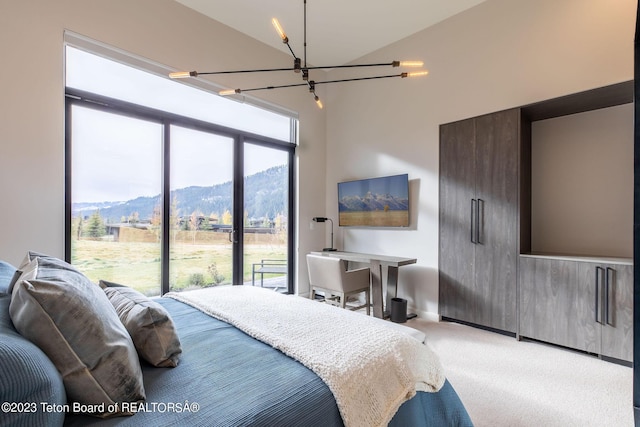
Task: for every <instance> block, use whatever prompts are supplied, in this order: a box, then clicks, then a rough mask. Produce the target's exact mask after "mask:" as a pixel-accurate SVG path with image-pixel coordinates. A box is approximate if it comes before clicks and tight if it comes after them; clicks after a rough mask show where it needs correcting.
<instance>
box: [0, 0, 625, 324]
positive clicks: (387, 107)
mask: <svg viewBox="0 0 640 427" xmlns="http://www.w3.org/2000/svg"><path fill="white" fill-rule="evenodd" d="M635 7H636V4H635V1H634V0H615V1H611V0H535V1H532V0H488V1H487V2H485V3H482V4H481V5H479V6H477V7H475V8H473V9H471V10H469V11H467V12H464V13H462V14H460V15H457V16H455V17H453V18H451V19H449V20H447V21H444V22H442V23H440V24H438V25H436V26H434V27H432V28H430V29H428V30H425V31H422V32H420V33H418V34H415V35H413V36H411V37H409V38H407V39H405V40H402V41H400V42H398V43H395V44H393V45H391V46H388V47H387V48H384V49H381V50H379V51H377V52H375V53H373V54H371V55H368V56H367V57H365V58H362V60H363V61H367V62H369V61H375V62H378V61H380V60H382V61H386V60H392V59H405V58H406V59H410V58H416V59H423V60H424V61H425V63H426V66H427V67H428V68H429V69H430V71H431V74H430V75H429V76H428V77H427V78H424V79H422V80H411V79H404V80H400V79H388V80H382V81H376V82H357V83H346V84H337V85H334V86H332V87H323V88H320V89H319V92H320V96H321V97H322V98H323V99H325V111H324V112H322V111H320V112H319V111H318V110H317V109H316V107H315V104H314V103H313V102H309V95H308V93H306V92H305V91H299V92H298V91H295V90H292V91H284V90H283V91H274V92H267V93H264V94H260V96H261V97H264V99H267V100H269V101H271V102H274V103H277V104H280V105H282V106H284V107H287V108H289V109H292V110H295V111H298V112H299V114H300V122H301V126H300V128H301V138H300V139H301V143H300V147H299V150H298V165H297V166H298V172H299V183H298V184H299V187H298V193H299V200H298V201H299V213H298V221H299V241H298V248H297V250H298V266H299V268H300V271H299V272H298V282H299V285H300V291H301V292H302V293H304V292H307V291H308V281H307V278H306V267H305V264H304V257H303V256H302V257H301V256H300V254H302V255H304V254H305V253H307V252H309V251H311V250H317V249H318V248H321V247H323V246H324V245H325V238H326V239H327V240H326V241H328V235H325V234H324V233H325V228H328V227H321V226H316V227H315V229H314V230H310V227H309V223H310V222H311V218H312V217H313V216H317V215H321V214H323V213H325V214H326V215H328V216H331V217H332V218H337V207H336V203H337V201H336V199H337V194H336V183H337V182H338V181H342V180H345V179H355V178H361V177H373V176H382V175H390V174H397V173H409V176H410V179H411V196H412V199H413V204H412V206H411V218H412V219H411V222H412V224H411V227H410V228H409V229H406V230H370V229H349V230H348V231H346V230H345V229H340V228H337V227H336V240H337V243H338V247H339V248H341V249H347V250H354V251H366V252H373V253H382V254H391V255H404V256H411V257H417V258H418V264H417V265H415V266H407V267H402V268H401V269H400V291H399V293H400V296H402V297H406V298H409V299H410V305H411V306H413V307H414V308H417V309H418V310H419V311H420V312H431V313H436V312H437V300H438V298H437V295H438V290H437V287H438V283H437V282H438V279H437V277H438V276H437V265H438V244H437V236H438V221H437V212H438V125H439V124H441V123H446V122H451V121H454V120H458V119H462V118H466V117H472V116H475V115H479V114H483V113H488V112H492V111H497V110H501V109H505V108H509V107H514V106H518V105H522V104H527V103H531V102H535V101H540V100H544V99H548V98H553V97H557V96H560V95H564V94H568V93H574V92H579V91H582V90H586V89H591V88H595V87H599V86H604V85H607V84H610V83H616V82H620V81H625V80H630V79H632V77H633V30H634V28H633V27H634V23H635ZM64 29H70V30H72V31H74V32H76V33H80V34H83V35H85V36H88V37H90V38H93V39H96V40H99V41H101V42H104V43H107V44H109V45H113V46H116V47H119V48H121V49H124V50H126V51H129V52H132V53H134V54H137V55H140V56H143V57H146V58H149V59H151V60H153V61H156V62H159V63H162V64H166V65H169V66H173V67H175V68H181V69H219V68H221V66H224V68H242V67H247V68H250V67H251V68H252V67H257V66H269V65H273V66H277V65H281V63H282V61H288V60H289V58H288V57H287V56H286V55H285V54H284V53H282V52H280V51H276V50H274V49H271V48H269V47H266V46H265V45H263V44H261V43H259V42H257V41H255V40H252V39H250V38H248V37H246V36H244V35H242V34H240V33H238V32H235V31H233V30H231V29H229V28H228V27H225V26H223V25H220V24H217V23H215V22H214V21H212V20H210V19H207V18H205V17H203V16H201V15H198V14H196V13H195V12H193V11H191V10H189V9H187V8H184V7H182V6H181V5H179V4H177V3H175V2H173V1H170V0H58V1H55V2H53V1H50V0H28V1H13V0H0V40H2V41H3V43H1V44H0V58H2V65H3V66H2V67H0V79H1V81H2V82H3V88H2V96H0V200H1V201H2V208H1V209H0V259H5V260H8V261H10V262H13V263H17V262H19V261H20V260H21V259H22V256H23V254H24V252H25V251H26V250H28V249H34V250H40V251H43V252H48V253H51V254H53V255H58V256H62V255H63V252H64V126H63V123H64V97H63V93H64V90H63V48H62V35H63V30H64ZM380 31H384V28H381V29H380ZM335 75H336V76H337V74H335ZM341 75H342V74H341ZM248 78H249V79H251V78H253V77H248ZM216 81H217V82H218V83H220V84H225V83H227V82H230V81H231V80H228V79H226V78H223V77H219V78H217V79H216ZM232 86H235V84H234V85H232ZM325 114H326V118H325ZM325 119H326V121H325ZM325 141H326V144H327V151H326V153H325V150H324V144H325ZM325 170H326V174H325ZM325 202H326V205H325ZM325 206H326V207H325Z"/></svg>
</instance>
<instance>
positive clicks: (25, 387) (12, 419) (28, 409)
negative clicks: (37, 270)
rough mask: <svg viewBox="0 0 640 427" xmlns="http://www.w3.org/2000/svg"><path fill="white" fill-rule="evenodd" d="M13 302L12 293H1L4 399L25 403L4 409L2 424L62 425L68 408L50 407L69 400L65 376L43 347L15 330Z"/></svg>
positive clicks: (0, 363)
mask: <svg viewBox="0 0 640 427" xmlns="http://www.w3.org/2000/svg"><path fill="white" fill-rule="evenodd" d="M10 302H11V296H9V295H0V384H2V386H1V387H0V402H2V403H4V402H9V404H12V403H15V404H18V405H21V406H19V407H18V406H16V407H14V408H13V409H14V410H11V409H12V408H8V409H9V410H8V411H2V415H1V416H0V418H1V419H2V421H0V424H1V425H7V426H27V425H30V426H62V424H63V422H64V416H65V413H64V411H51V410H46V405H51V407H56V408H59V407H62V405H64V404H66V403H67V398H66V395H65V392H64V385H63V383H62V377H61V376H60V373H59V372H58V371H57V370H56V367H55V366H54V365H53V363H51V360H49V359H48V358H47V356H46V355H45V354H44V353H43V352H42V350H40V349H39V348H38V347H37V346H36V345H35V344H33V343H32V342H31V341H29V340H27V339H26V338H24V337H23V336H21V335H20V334H19V333H18V332H17V331H16V330H15V328H14V327H13V323H12V322H11V318H10V317H9V303H10ZM45 404H46V405H45Z"/></svg>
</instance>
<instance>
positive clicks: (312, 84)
mask: <svg viewBox="0 0 640 427" xmlns="http://www.w3.org/2000/svg"><path fill="white" fill-rule="evenodd" d="M271 22H272V24H273V26H274V28H275V29H276V31H277V32H278V35H279V36H280V38H281V39H282V42H283V43H284V44H286V45H287V47H288V48H289V51H290V52H291V55H293V67H292V68H266V69H256V70H235V71H205V72H198V71H177V72H174V73H170V74H169V77H170V78H172V79H184V78H189V77H198V76H203V75H213V74H240V73H264V72H274V71H293V72H295V73H297V74H302V80H303V81H304V83H294V84H287V85H275V86H263V87H255V88H250V89H225V90H221V91H220V92H219V95H222V96H228V95H234V94H240V93H244V92H254V91H258V90H269V89H282V88H288V87H298V86H308V87H309V92H310V93H311V94H312V96H313V99H314V100H315V102H316V104H317V105H318V107H320V108H322V102H321V101H320V98H319V97H318V95H317V94H316V86H317V85H323V84H330V83H342V82H353V81H360V80H375V79H386V78H390V77H401V78H405V77H419V76H426V75H427V74H429V72H428V71H427V70H421V71H414V72H402V73H399V74H389V75H383V76H369V77H355V78H348V79H338V80H325V81H315V80H309V70H322V69H332V68H364V67H382V66H391V67H422V65H423V62H422V61H392V62H385V63H376V64H351V65H324V66H315V67H309V66H307V0H304V65H303V64H302V61H301V60H300V58H298V57H297V56H296V54H295V53H294V51H293V49H292V48H291V45H290V44H289V37H287V34H286V33H285V32H284V30H283V28H282V25H280V22H278V20H277V19H276V18H273V19H272V21H271Z"/></svg>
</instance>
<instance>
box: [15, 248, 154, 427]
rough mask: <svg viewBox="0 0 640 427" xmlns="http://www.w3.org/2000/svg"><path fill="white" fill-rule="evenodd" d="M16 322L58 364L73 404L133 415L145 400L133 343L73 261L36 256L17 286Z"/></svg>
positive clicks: (101, 412) (105, 413)
mask: <svg viewBox="0 0 640 427" xmlns="http://www.w3.org/2000/svg"><path fill="white" fill-rule="evenodd" d="M9 313H10V315H11V320H12V321H13V324H14V325H15V328H16V329H17V330H18V332H20V334H21V335H23V336H24V337H26V338H28V339H29V340H30V341H32V342H33V343H34V344H36V345H37V346H38V347H40V349H41V350H42V351H43V352H44V353H45V354H46V355H47V356H48V357H49V359H51V361H52V362H53V364H54V365H55V366H56V368H57V369H58V371H59V372H60V374H61V375H62V379H63V381H64V386H65V389H66V392H67V398H68V399H69V401H71V402H79V403H81V404H84V405H91V406H86V407H83V409H84V408H86V412H88V413H91V414H92V415H96V416H103V417H106V416H110V415H128V414H130V412H122V411H121V410H120V407H119V405H117V403H120V402H139V401H142V400H144V399H145V392H144V386H143V381H142V371H141V369H140V362H139V360H138V355H137V354H136V350H135V348H134V346H133V342H132V341H131V338H130V337H129V334H128V333H127V330H126V329H125V328H124V326H123V325H122V323H121V322H120V319H119V318H118V314H117V313H116V311H115V310H114V308H113V306H112V305H111V303H110V302H109V300H108V298H107V297H106V296H105V294H104V292H102V291H101V290H100V288H99V287H98V286H96V285H95V284H94V283H92V282H91V281H90V280H89V279H88V278H86V277H85V276H84V275H83V274H81V273H80V272H78V271H77V270H76V269H75V268H73V267H72V266H71V265H69V264H67V263H65V262H64V261H61V260H59V259H56V258H53V257H35V258H33V260H32V261H31V262H30V263H29V264H28V265H26V266H25V267H24V273H23V274H22V275H21V276H20V278H19V280H18V281H17V283H16V284H15V287H14V289H13V294H12V296H11V305H10V307H9Z"/></svg>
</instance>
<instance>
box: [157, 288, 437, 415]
mask: <svg viewBox="0 0 640 427" xmlns="http://www.w3.org/2000/svg"><path fill="white" fill-rule="evenodd" d="M165 296H167V297H171V298H173V299H176V300H178V301H182V302H184V303H186V304H189V305H191V306H193V307H195V308H198V309H200V310H202V311H203V312H205V313H207V314H209V315H211V316H213V317H215V318H217V319H220V320H223V321H225V322H227V323H230V324H231V325H233V326H235V327H237V328H238V329H240V330H242V331H244V332H245V333H247V334H248V335H251V336H252V337H254V338H256V339H258V340H260V341H263V342H265V343H267V344H269V345H271V346H272V347H274V348H276V349H278V350H280V351H282V352H283V353H285V354H286V355H288V356H289V357H292V358H293V359H296V360H297V361H299V362H300V363H302V364H303V365H305V366H306V367H308V368H309V369H311V370H312V371H313V372H315V373H316V375H318V376H319V377H320V378H321V379H322V380H323V381H324V382H325V383H326V384H327V386H328V387H329V389H330V390H331V392H332V393H333V395H334V398H335V400H336V403H337V405H338V409H339V410H340V415H341V416H342V420H343V422H344V424H345V426H346V427H353V426H363V427H372V426H386V425H387V424H388V423H389V421H390V420H391V418H393V416H394V415H395V413H396V411H397V410H398V408H399V407H400V405H401V404H402V403H403V402H404V401H406V400H408V399H410V398H411V397H413V396H414V395H415V394H416V390H418V391H430V392H435V391H438V390H439V389H440V387H442V385H443V384H444V380H445V378H444V374H443V370H442V367H441V365H440V361H439V360H438V358H437V356H436V355H435V354H434V353H433V352H432V351H431V349H429V347H427V346H426V345H424V344H422V343H420V342H419V341H418V340H416V339H415V338H413V337H410V336H409V335H407V334H405V333H402V332H398V331H396V330H394V329H392V328H387V327H384V325H380V324H379V322H375V321H373V319H371V318H369V317H368V316H365V315H364V314H361V313H354V312H351V311H348V310H344V309H339V308H337V307H333V306H330V305H327V304H321V303H318V302H315V301H311V300H309V299H307V298H302V297H298V296H293V295H283V294H279V293H277V292H273V291H271V290H267V289H263V288H255V287H253V286H222V287H214V288H206V289H200V290H195V291H187V292H180V293H174V292H171V293H168V294H166V295H165Z"/></svg>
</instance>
